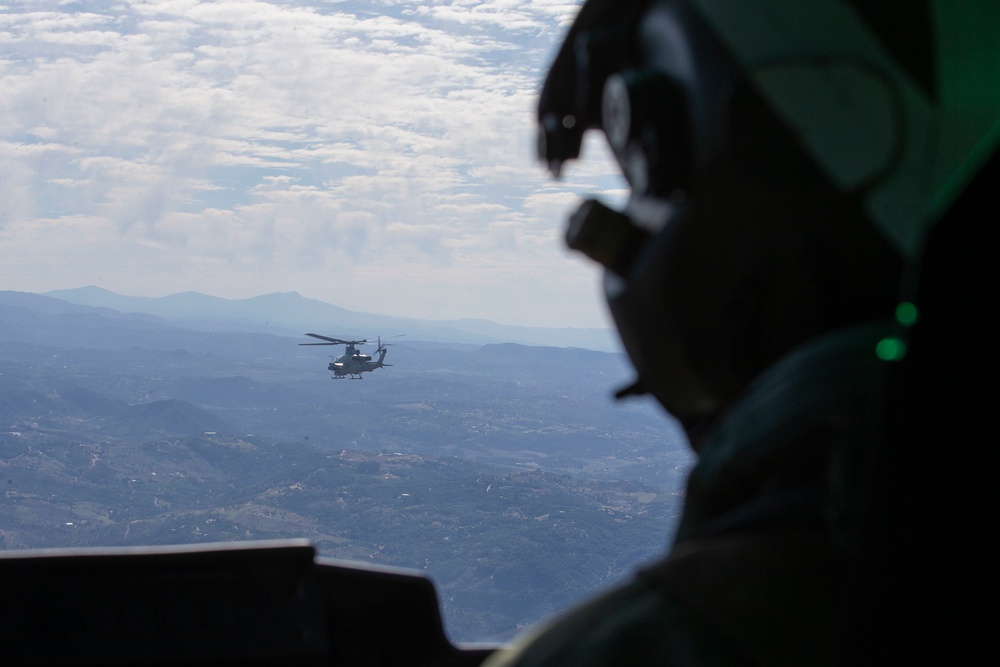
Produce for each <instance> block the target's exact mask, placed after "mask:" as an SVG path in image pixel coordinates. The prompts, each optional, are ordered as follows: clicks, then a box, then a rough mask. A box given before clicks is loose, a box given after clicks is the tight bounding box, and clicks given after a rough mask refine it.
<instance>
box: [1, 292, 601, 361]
mask: <svg viewBox="0 0 1000 667" xmlns="http://www.w3.org/2000/svg"><path fill="white" fill-rule="evenodd" d="M0 294H3V293H0ZM39 296H44V297H49V298H55V299H59V300H62V301H66V302H68V303H72V304H76V305H80V306H90V307H94V308H110V309H112V310H115V311H118V312H121V313H126V314H140V313H143V314H148V315H155V316H157V317H161V318H164V319H167V320H173V321H180V322H184V323H185V325H187V326H198V327H199V328H202V329H205V330H224V327H225V326H230V327H238V328H239V330H243V331H254V332H258V333H277V334H295V333H301V332H305V331H317V332H323V333H326V334H328V335H331V336H335V337H351V338H368V337H375V336H378V335H381V336H389V335H396V334H399V333H405V334H406V335H408V336H416V337H422V338H423V339H426V340H428V341H430V342H452V343H473V344H487V343H505V342H510V343H521V344H524V345H546V346H552V347H581V348H585V349H592V350H598V351H602V352H619V351H621V347H620V343H619V341H618V339H617V336H616V334H615V332H614V331H613V330H611V329H600V328H574V327H564V328H544V327H526V326H520V325H507V324H499V323H497V322H493V321H490V320H484V319H478V318H463V319H457V320H421V319H415V318H403V317H394V316H391V315H381V314H375V313H360V312H356V311H351V310H347V309H345V308H341V307H340V306H337V305H334V304H330V303H327V302H324V301H320V300H318V299H310V298H306V297H303V296H302V295H300V294H299V293H298V292H273V293H270V294H262V295H258V296H255V297H250V298H246V299H224V298H221V297H215V296H210V295H206V294H202V293H200V292H181V293H177V294H171V295H167V296H162V297H133V296H125V295H121V294H117V293H115V292H111V291H109V290H106V289H104V288H101V287H96V286H93V285H91V286H86V287H79V288H73V289H63V290H51V291H48V292H44V293H41V294H40V295H39Z"/></svg>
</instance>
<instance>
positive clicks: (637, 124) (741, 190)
mask: <svg viewBox="0 0 1000 667" xmlns="http://www.w3.org/2000/svg"><path fill="white" fill-rule="evenodd" d="M998 27H1000V5H996V4H995V3H992V2H989V1H988V0H983V1H981V2H969V3H962V4H961V6H953V5H952V4H950V3H947V2H944V1H943V0H937V1H927V2H922V3H912V4H908V5H907V6H906V9H905V10H903V9H902V8H901V6H900V5H899V3H893V2H884V1H882V2H876V1H864V0H853V1H841V0H816V1H813V2H802V1H801V0H634V1H633V2H625V3H623V2H621V1H620V0H588V1H587V2H586V3H584V5H583V6H582V7H581V9H580V12H579V14H578V15H577V18H576V20H575V21H574V23H573V24H572V26H571V27H570V29H569V31H568V33H567V35H566V38H565V40H564V42H563V43H562V45H561V48H560V49H559V51H558V53H557V55H556V58H555V60H554V62H553V64H552V66H551V68H550V71H549V73H548V76H547V78H546V80H545V83H544V86H543V89H542V92H541V95H540V99H539V105H538V123H539V141H538V152H539V157H540V158H541V159H542V160H543V161H544V163H545V164H546V165H547V166H548V167H549V170H550V171H551V173H552V174H553V175H555V176H556V177H558V176H559V175H560V173H561V172H562V170H563V169H564V165H565V164H566V163H567V162H568V161H570V160H573V159H576V158H578V157H579V156H580V151H581V147H582V145H583V137H584V133H585V132H587V131H588V130H591V129H595V130H598V131H600V132H601V133H603V135H604V137H605V138H606V140H607V143H608V145H609V147H610V148H611V151H612V152H613V154H614V156H615V159H616V161H617V162H618V165H619V166H620V168H621V171H622V174H623V175H624V177H625V179H626V181H627V182H628V184H629V189H630V194H629V198H628V201H627V203H626V204H625V205H624V207H623V208H621V209H620V210H618V209H613V208H611V207H609V206H607V205H605V204H604V203H602V202H601V201H599V200H597V199H589V200H586V201H584V202H583V204H582V205H581V206H580V208H579V209H578V210H577V211H576V212H575V213H574V214H573V215H572V216H571V217H570V221H569V225H568V229H567V232H566V238H567V242H568V244H569V246H570V247H571V248H574V249H576V250H579V251H581V252H583V253H585V254H586V255H588V256H590V257H591V258H592V259H594V260H596V261H597V262H599V263H600V264H601V265H602V266H603V267H604V269H605V278H604V292H605V297H606V299H607V303H608V306H609V309H610V311H611V314H612V316H613V318H614V320H615V324H616V326H617V328H618V331H619V334H620V336H621V339H622V342H623V345H624V347H625V349H626V351H627V352H628V354H629V356H630V358H631V360H632V362H633V365H634V366H635V368H636V371H637V373H638V377H637V379H636V381H635V383H634V384H633V385H632V386H630V387H628V388H625V389H624V390H622V391H621V392H619V395H626V394H629V393H651V394H653V395H654V396H655V397H656V398H657V399H658V400H659V401H660V403H662V404H663V405H664V406H665V407H666V408H667V410H668V411H670V412H671V413H672V414H674V416H676V417H677V418H678V419H680V420H681V422H682V423H684V424H685V425H688V426H692V425H695V424H699V423H703V422H704V421H705V420H707V419H711V418H712V417H713V416H715V415H717V414H718V413H719V412H720V411H721V410H722V409H723V408H724V407H725V406H726V405H727V404H728V403H729V402H730V401H731V400H732V399H733V398H734V397H735V396H737V395H738V394H739V392H740V391H741V390H742V389H743V388H744V387H745V386H746V384H747V383H748V382H749V380H750V379H752V378H753V377H754V376H755V375H756V374H758V373H759V372H760V371H761V370H763V369H764V368H765V367H766V366H767V365H769V364H770V363H772V362H773V361H774V360H776V359H777V358H779V357H780V356H781V355H782V354H784V353H785V352H787V351H788V350H789V349H791V348H792V347H794V346H796V345H798V344H799V343H801V342H803V341H805V340H808V339H810V338H811V337H812V336H816V335H818V334H821V333H823V332H825V331H828V330H831V329H833V328H836V327H838V326H843V325H847V324H851V323H854V322H858V321H862V320H867V319H874V318H879V317H883V316H891V315H892V311H893V309H894V307H895V304H896V301H897V300H898V297H899V294H900V289H901V283H902V281H903V279H904V277H905V275H906V268H907V267H908V266H911V265H912V264H914V263H915V260H917V258H918V257H919V255H920V251H921V245H922V242H923V238H924V236H925V233H926V231H927V229H928V228H929V227H930V226H931V225H932V224H933V223H934V222H935V221H936V220H937V219H938V218H939V217H940V216H941V215H942V213H943V212H944V211H945V210H946V209H947V208H948V207H949V206H950V204H951V203H952V201H954V199H955V198H956V196H957V194H958V193H959V192H961V190H962V189H963V188H964V186H965V184H966V183H967V182H968V181H969V180H970V179H971V178H972V176H973V175H974V174H975V172H976V170H977V169H978V167H979V166H980V165H981V164H982V163H983V162H984V161H985V160H986V158H987V157H988V156H989V155H990V154H991V153H992V152H993V150H994V148H995V147H996V144H997V141H998V136H1000V132H998V127H1000V125H998V122H997V121H998V118H1000V112H998V110H1000V85H998V84H1000V49H997V47H996V46H995V43H996V39H995V37H996V35H997V34H1000V33H998V31H997V28H998Z"/></svg>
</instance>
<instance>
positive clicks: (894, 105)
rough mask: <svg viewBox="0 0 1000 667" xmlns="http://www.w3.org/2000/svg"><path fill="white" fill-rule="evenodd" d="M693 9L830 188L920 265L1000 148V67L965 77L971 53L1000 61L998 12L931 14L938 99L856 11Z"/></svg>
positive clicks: (807, 6) (827, 0)
mask: <svg viewBox="0 0 1000 667" xmlns="http://www.w3.org/2000/svg"><path fill="white" fill-rule="evenodd" d="M692 4H693V5H694V6H696V7H697V8H698V9H699V11H700V13H701V14H702V15H703V17H704V18H705V19H706V20H707V21H708V23H709V24H710V25H711V26H712V27H713V28H714V29H715V31H716V32H717V33H718V34H719V36H720V37H721V38H722V39H723V41H724V42H725V43H726V44H727V45H728V46H729V48H730V49H731V50H732V51H733V53H734V54H735V56H736V58H737V59H738V60H739V61H740V63H741V64H742V65H743V67H744V69H745V70H746V72H747V76H748V78H749V79H750V81H751V82H752V84H753V85H754V86H755V87H756V88H757V90H758V91H759V93H760V94H761V96H762V97H763V98H764V99H765V100H766V101H767V102H768V104H770V105H771V106H772V108H773V109H774V110H775V113H777V114H778V116H779V117H780V118H782V120H783V121H784V122H785V123H786V124H788V125H789V126H790V127H793V128H795V130H796V132H797V134H798V136H799V137H800V140H801V142H802V144H803V147H804V148H805V149H806V150H807V151H808V152H809V153H810V155H811V156H812V157H813V159H814V160H815V161H816V163H817V164H818V165H819V166H820V167H821V168H822V169H823V170H824V171H825V172H826V173H827V175H828V176H829V178H830V179H831V181H832V182H833V183H834V184H836V185H837V186H838V187H839V188H840V189H842V190H843V191H846V192H851V191H857V192H860V193H862V199H863V200H864V204H865V209H866V212H867V214H868V216H869V217H870V219H872V220H873V221H874V222H875V224H876V225H877V226H878V227H879V228H880V229H881V231H882V233H883V234H884V235H885V236H886V237H887V238H888V239H889V240H890V241H891V242H892V243H893V244H894V245H895V246H896V248H897V249H898V250H899V251H900V252H902V253H903V254H904V256H906V257H907V258H910V259H914V258H915V257H916V256H917V255H918V254H919V252H920V250H921V247H922V242H923V238H924V235H925V234H926V231H927V229H928V228H929V226H930V225H931V224H933V223H934V222H935V221H936V219H937V218H938V217H939V216H940V214H941V213H942V212H943V211H944V210H945V209H946V208H947V207H948V206H949V205H950V204H951V202H952V201H953V200H954V198H955V196H956V195H957V193H958V192H960V191H961V190H962V189H963V188H964V187H965V185H966V184H967V182H968V180H969V179H970V178H971V177H972V175H973V174H974V173H975V171H976V170H977V169H978V167H979V166H980V165H981V163H982V162H983V161H984V160H985V157H987V156H988V155H989V154H991V153H992V151H993V150H994V149H995V148H996V146H997V144H998V140H1000V123H998V121H1000V55H998V57H997V58H995V59H994V60H996V61H997V62H995V63H993V68H992V69H990V68H989V67H986V68H985V71H984V70H982V69H980V68H978V66H977V68H976V69H975V72H974V73H970V72H969V71H968V70H969V69H970V68H968V67H964V68H963V67H961V66H960V64H961V63H962V62H963V55H964V54H965V53H967V52H968V51H970V50H972V51H987V52H990V51H992V52H998V51H997V47H996V46H995V40H996V35H983V34H981V33H983V32H984V30H985V29H984V28H981V26H982V25H988V26H989V25H994V24H993V23H990V22H988V21H985V22H983V21H981V19H980V17H981V15H983V13H984V12H985V13H987V14H988V13H991V12H992V13H995V12H997V11H1000V10H998V9H997V8H996V3H994V2H992V0H982V1H981V2H972V3H963V6H962V8H961V9H960V8H958V7H953V6H950V5H949V4H948V3H944V2H940V1H939V2H932V3H931V5H932V9H931V12H932V23H933V25H934V27H935V28H937V29H938V32H939V34H937V35H935V37H936V40H935V43H936V45H937V51H936V54H935V55H936V56H937V63H936V65H937V67H936V71H937V73H938V77H939V81H938V82H937V88H938V90H939V91H940V94H939V95H938V98H939V99H931V97H930V96H929V94H928V93H927V91H926V90H925V89H924V88H923V87H921V86H920V85H919V84H918V83H917V82H915V81H914V79H913V78H912V77H911V76H910V74H909V73H908V72H907V71H906V70H905V69H904V68H903V67H902V66H901V65H900V64H899V63H898V62H897V61H896V59H895V58H894V57H893V55H892V54H891V53H890V52H889V51H888V50H887V49H886V47H885V46H884V45H883V44H882V42H881V41H880V40H879V38H878V35H877V34H876V33H875V32H873V31H872V29H871V28H870V27H869V25H868V24H867V23H866V22H865V21H864V19H863V18H862V17H861V16H860V15H859V14H858V13H857V12H856V11H855V10H854V9H853V8H852V7H851V6H850V3H846V2H840V1H837V0H818V1H816V2H809V3H803V2H801V1H800V0H764V1H760V0H757V1H755V2H747V1H746V0H692ZM970 7H971V8H970ZM901 11H905V10H904V9H902V8H901ZM982 60H983V59H982V58H977V59H976V60H975V62H977V63H979V62H980V61H982ZM976 77H978V78H976ZM973 79H975V80H973Z"/></svg>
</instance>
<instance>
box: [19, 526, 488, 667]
mask: <svg viewBox="0 0 1000 667" xmlns="http://www.w3.org/2000/svg"><path fill="white" fill-rule="evenodd" d="M0 609H2V613H0V617H2V621H0V662H2V663H3V664H5V665H11V666H13V665H192V664H194V665H278V664H294V665H357V666H359V667H360V666H362V665H367V666H370V667H377V666H379V665H428V666H430V665H440V666H441V667H461V666H464V665H478V664H480V663H481V662H482V660H483V658H484V657H485V656H486V655H487V654H488V653H489V652H490V649H489V648H475V647H469V648H458V647H456V646H454V645H452V644H451V643H450V642H449V641H448V640H447V638H446V637H445V634H444V629H443V626H442V622H441V615H440V611H439V608H438V600H437V596H436V594H435V591H434V587H433V585H432V584H431V582H430V581H429V580H428V579H426V578H425V577H423V576H422V575H420V574H418V573H411V572H409V571H403V570H394V569H390V568H374V567H366V566H364V565H356V564H350V563H340V562H334V561H330V560H324V559H319V558H317V557H316V554H315V549H314V548H313V547H312V546H311V545H310V544H309V543H308V542H305V541H290V542H277V541H276V542H256V543H254V542H247V543H236V544H215V545H207V546H197V547H169V548H134V549H106V550H102V549H86V550H77V551H63V550H43V551H33V552H32V551H29V552H8V553H5V554H2V555H0Z"/></svg>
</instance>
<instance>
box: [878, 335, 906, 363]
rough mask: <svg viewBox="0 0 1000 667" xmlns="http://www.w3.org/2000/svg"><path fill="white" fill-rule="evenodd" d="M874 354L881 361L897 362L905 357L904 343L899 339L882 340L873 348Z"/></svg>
mask: <svg viewBox="0 0 1000 667" xmlns="http://www.w3.org/2000/svg"><path fill="white" fill-rule="evenodd" d="M875 354H876V355H878V358H879V359H881V360H882V361H899V360H900V359H902V358H903V357H905V356H906V343H904V342H903V341H902V340H900V339H899V338H883V339H882V340H880V341H879V342H878V345H876V346H875Z"/></svg>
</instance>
